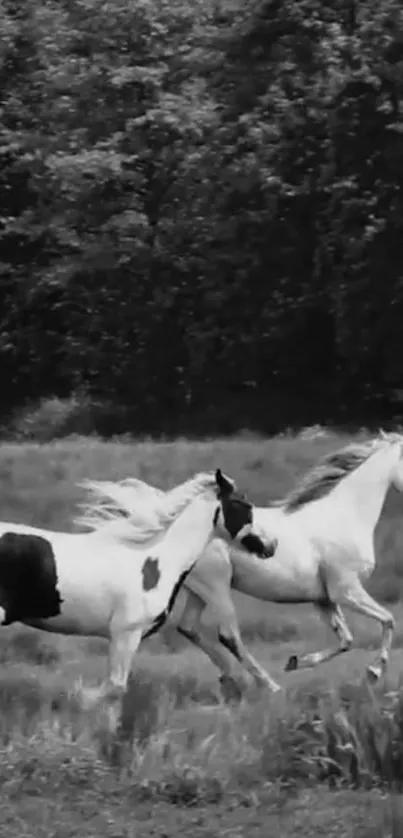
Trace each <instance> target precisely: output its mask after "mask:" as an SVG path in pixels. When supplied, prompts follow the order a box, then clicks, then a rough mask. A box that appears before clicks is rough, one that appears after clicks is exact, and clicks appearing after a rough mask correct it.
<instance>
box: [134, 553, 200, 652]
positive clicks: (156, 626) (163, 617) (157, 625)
mask: <svg viewBox="0 0 403 838" xmlns="http://www.w3.org/2000/svg"><path fill="white" fill-rule="evenodd" d="M194 564H195V563H193V564H192V566H191V567H190V568H189V570H185V571H184V572H183V573H182V574H181V576H180V577H179V579H178V580H177V581H176V583H175V585H174V587H173V589H172V593H171V596H170V597H169V601H168V605H167V607H166V608H165V611H161V614H158V617H156V618H155V620H154V622H153V624H152V626H150V628H149V629H147V631H146V632H145V633H144V634H143V636H142V640H145V638H146V637H151V635H152V634H156V632H157V631H159V630H160V629H161V628H162V626H163V625H164V623H166V621H167V619H168V617H169V615H170V613H171V611H172V609H173V607H174V605H175V602H176V598H177V596H178V594H179V591H180V589H181V587H182V585H183V583H184V581H185V579H186V577H187V576H189V573H190V571H191V570H193V567H194Z"/></svg>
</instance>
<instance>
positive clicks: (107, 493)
mask: <svg viewBox="0 0 403 838" xmlns="http://www.w3.org/2000/svg"><path fill="white" fill-rule="evenodd" d="M81 486H82V487H83V488H84V489H86V491H87V492H88V494H89V500H88V501H87V503H85V504H82V506H81V514H80V515H78V516H77V517H76V518H75V521H74V523H75V525H76V526H79V527H84V528H87V529H90V530H91V531H92V532H97V533H102V534H105V535H112V536H115V537H116V538H122V539H126V540H128V541H131V542H133V543H137V544H142V543H144V542H146V541H149V540H150V539H151V538H154V537H155V536H157V535H159V534H160V533H162V532H164V531H165V530H166V529H167V528H168V527H169V526H170V525H171V524H173V522H174V521H175V520H176V518H177V517H178V515H180V513H181V512H182V511H183V510H184V509H185V507H186V506H187V505H188V504H189V503H191V501H193V500H195V499H196V498H197V497H198V496H200V495H202V494H203V493H205V492H207V491H208V490H210V491H211V490H213V489H215V487H216V481H215V476H214V474H213V473H208V472H200V473H199V474H196V475H195V476H194V477H192V478H191V479H190V480H187V481H186V482H185V483H182V484H181V485H180V486H177V487H175V489H173V490H171V491H170V492H167V493H166V492H164V491H162V489H155V488H154V487H152V486H149V485H148V484H147V483H144V482H143V481H142V480H139V479H137V478H129V479H126V480H121V481H116V482H115V481H107V480H86V481H84V482H83V483H82V484H81Z"/></svg>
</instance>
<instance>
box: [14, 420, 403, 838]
mask: <svg viewBox="0 0 403 838" xmlns="http://www.w3.org/2000/svg"><path fill="white" fill-rule="evenodd" d="M362 436H363V437H365V436H366V433H365V431H363V432H362ZM349 439H350V437H348V436H347V435H342V434H337V433H333V432H326V433H324V434H319V435H309V434H300V435H299V436H291V435H284V436H282V437H277V438H273V439H268V440H267V439H259V438H256V437H253V436H251V435H249V434H243V435H240V436H239V437H238V438H236V439H230V440H204V441H202V442H194V441H192V442H190V441H187V440H177V441H175V442H154V441H152V440H144V441H137V442H134V441H132V440H130V439H118V440H116V441H110V442H102V441H100V440H97V439H94V438H69V439H66V440H59V441H55V442H52V443H46V444H37V443H33V442H29V443H22V444H19V443H11V442H5V443H3V444H2V445H0V501H1V508H2V516H1V517H2V520H8V521H15V522H17V521H21V522H24V523H29V524H36V525H42V526H45V527H48V528H54V529H71V527H72V517H73V515H74V514H75V513H76V512H77V505H78V504H79V503H80V501H81V500H83V499H84V494H83V490H82V489H80V488H79V487H78V485H77V484H79V483H80V481H82V480H83V479H85V478H88V477H91V478H97V479H110V478H111V479H116V478H123V477H129V476H139V477H141V478H142V479H145V480H147V481H149V482H151V483H155V484H156V485H159V486H161V487H169V486H172V485H175V484H176V483H178V482H180V481H181V480H184V479H185V478H186V477H188V476H189V475H190V474H192V473H194V472H195V471H200V470H205V469H211V468H216V467H217V466H220V467H221V468H222V469H223V470H224V471H226V472H228V473H229V474H230V475H231V476H233V477H234V478H235V479H236V480H237V483H238V485H239V486H240V487H242V488H243V489H245V490H247V491H248V493H249V495H250V497H251V499H252V500H253V501H254V502H256V503H260V504H262V505H263V504H264V503H265V502H267V501H268V500H270V499H274V498H278V497H281V496H282V495H283V494H284V493H285V492H286V491H287V490H288V489H289V488H290V487H291V486H292V485H293V484H294V483H295V481H296V480H297V479H298V477H299V476H300V475H301V474H302V473H303V472H304V471H306V470H307V469H308V468H309V467H310V466H311V465H312V464H313V463H314V462H315V461H317V460H318V459H319V458H320V457H321V456H322V455H323V454H325V453H326V452H327V451H330V450H335V449H337V448H339V447H340V446H342V445H344V444H346V443H347V442H348V441H349ZM402 512H403V499H402V498H401V497H400V496H397V494H396V495H394V494H393V493H392V492H391V493H390V497H388V498H387V501H386V505H385V509H384V512H383V515H382V518H381V521H380V525H379V527H378V529H377V532H376V549H377V555H378V556H379V561H378V566H377V570H376V572H375V573H374V575H373V578H372V579H371V582H370V586H369V587H370V590H371V592H372V593H373V594H374V596H376V597H377V598H378V599H379V600H381V601H383V602H386V603H388V606H389V607H391V609H392V610H393V612H394V613H395V615H396V618H397V630H396V638H395V643H394V650H393V653H392V656H391V664H390V670H389V673H388V675H387V678H386V679H385V683H383V684H381V685H379V686H378V687H376V689H374V688H372V687H370V686H369V685H368V684H367V682H366V680H365V677H364V671H365V666H366V664H367V663H368V661H369V659H370V656H371V654H373V651H372V650H373V648H374V646H375V645H376V643H377V642H378V639H379V631H378V630H377V628H376V626H373V625H372V624H371V623H370V622H369V621H366V620H365V619H364V618H362V619H360V618H353V617H351V618H350V615H348V617H349V623H350V625H351V627H352V629H353V631H354V636H355V640H356V644H357V648H356V649H354V651H352V652H351V653H349V654H348V655H346V656H344V657H343V658H340V659H336V660H335V661H333V662H331V663H328V664H325V665H323V666H322V667H321V668H318V669H317V670H312V671H305V672H301V673H298V672H295V673H285V672H284V671H283V668H284V663H285V662H286V660H287V659H288V656H289V654H290V653H291V652H295V651H299V650H302V649H303V650H305V651H307V650H309V649H312V650H313V649H315V648H319V647H322V646H324V645H325V643H326V642H328V641H329V640H330V642H334V641H333V639H331V638H329V637H327V635H326V630H325V628H324V627H323V626H322V623H320V622H319V620H318V618H317V617H316V616H315V614H314V612H313V609H311V608H309V607H308V606H307V607H305V606H304V607H302V606H296V607H283V606H282V607H280V606H275V605H271V604H267V605H266V604H264V603H260V602H256V601H254V600H251V599H249V598H247V597H243V596H240V595H236V596H235V598H236V605H237V610H238V614H239V618H240V622H241V626H242V632H243V636H244V638H245V640H246V642H247V643H248V645H249V646H250V648H251V649H252V650H253V652H254V654H255V655H256V657H257V658H258V659H259V660H260V661H261V662H262V663H263V664H264V665H265V666H266V667H267V668H269V669H270V671H271V673H272V674H273V676H274V677H275V678H276V679H277V680H279V681H280V683H281V684H282V686H283V688H284V690H283V692H282V693H279V694H278V695H275V696H268V695H267V694H264V695H262V694H261V693H258V692H257V691H253V689H252V688H251V689H250V690H249V691H248V692H247V694H246V695H245V698H244V700H243V701H242V702H241V703H240V704H239V705H238V706H228V705H226V704H224V703H223V701H222V698H221V696H220V692H219V689H218V677H217V676H218V673H217V671H216V669H215V668H214V667H213V665H212V664H211V663H210V661H208V660H207V658H205V657H204V656H203V655H202V654H201V653H198V652H197V651H195V650H194V649H192V648H191V647H190V646H189V645H187V643H186V641H184V640H181V639H180V638H179V636H177V635H176V634H175V632H174V631H173V629H172V627H171V628H170V627H168V628H167V629H166V630H165V632H164V633H163V634H161V635H160V636H159V637H156V638H153V639H150V641H146V642H144V644H143V646H142V648H141V650H140V653H139V656H138V659H137V666H136V672H135V677H134V678H133V681H132V683H131V685H130V690H129V693H128V695H127V697H126V700H125V702H124V707H123V716H122V726H121V731H120V733H119V735H117V734H111V732H110V726H109V724H108V718H107V716H106V715H104V712H105V711H102V710H97V711H92V712H91V713H88V712H83V711H82V710H81V709H80V708H79V707H78V705H77V703H76V701H75V699H74V695H72V694H71V688H72V685H73V683H74V681H75V679H76V678H77V677H79V676H80V675H82V676H84V677H85V678H86V679H87V680H89V681H90V682H91V681H92V682H96V681H99V680H100V679H101V678H102V676H103V672H104V667H105V665H106V644H105V643H104V642H103V641H101V640H99V641H98V640H97V639H94V638H92V639H75V638H63V637H56V636H51V635H47V634H45V633H40V632H38V631H34V630H29V629H26V628H23V627H21V626H12V627H10V628H7V629H3V630H2V632H1V633H0V661H1V664H2V666H1V672H0V786H1V797H0V834H1V835H3V834H4V835H7V838H17V836H18V838H23V836H28V835H29V836H33V837H34V838H36V836H38V838H50V837H51V836H54V838H56V836H57V838H72V836H73V835H74V836H77V835H80V836H83V838H91V837H92V836H94V838H95V836H97V837H98V838H100V837H101V836H111V838H129V836H141V838H147V836H159V838H162V836H166V838H168V837H169V838H170V836H173V835H175V836H179V838H180V836H185V835H189V834H190V833H191V834H192V835H193V836H194V838H206V836H207V835H208V836H210V838H215V836H217V837H218V835H225V836H227V838H233V836H234V838H235V836H237V838H238V836H240V837H242V836H246V835H248V836H252V838H263V836H265V838H266V836H268V835H271V834H274V832H275V830H276V831H277V832H278V831H279V830H280V832H281V835H282V836H284V838H291V836H294V835H297V834H298V835H302V836H304V835H306V836H321V835H326V836H333V835H335V836H336V835H337V836H340V838H342V836H362V838H369V836H379V838H386V836H390V835H393V836H395V838H397V836H399V835H403V802H402V800H401V792H402V790H403V789H402V786H403V701H401V700H400V696H399V685H400V682H401V679H402V676H403V655H402V653H401V649H402V647H403V607H402V605H401V602H402V600H403V555H402V553H403V551H402V547H403V515H402Z"/></svg>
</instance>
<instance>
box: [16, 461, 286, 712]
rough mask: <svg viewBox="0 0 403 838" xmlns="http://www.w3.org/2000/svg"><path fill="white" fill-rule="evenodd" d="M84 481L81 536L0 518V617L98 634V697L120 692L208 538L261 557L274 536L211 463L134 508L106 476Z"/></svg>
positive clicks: (58, 629) (268, 550)
mask: <svg viewBox="0 0 403 838" xmlns="http://www.w3.org/2000/svg"><path fill="white" fill-rule="evenodd" d="M139 484H140V481H137V487H138V485H139ZM85 485H86V487H87V488H88V490H89V491H90V492H91V493H92V497H93V500H92V502H90V503H89V504H88V505H87V507H86V508H85V510H84V512H83V514H82V515H81V516H80V517H79V518H78V519H77V522H78V523H81V524H83V525H85V526H87V527H89V528H90V529H91V530H92V531H91V532H90V533H77V534H76V533H64V532H49V531H48V530H44V529H38V528H34V527H29V526H24V525H22V524H10V523H2V524H1V525H0V622H1V623H2V624H3V625H9V624H10V623H13V622H16V621H18V622H21V623H25V624H27V625H30V626H33V627H35V628H39V629H44V630H45V631H49V632H57V633H59V634H77V635H87V636H88V635H96V636H99V637H105V638H108V640H109V643H110V649H109V671H108V677H107V679H106V681H105V682H104V684H103V685H102V686H101V688H100V689H99V690H97V691H95V692H94V691H92V697H95V698H101V697H107V696H108V697H109V696H113V695H120V694H121V693H122V692H124V690H125V688H126V684H127V680H128V677H129V674H130V671H131V667H132V662H133V657H134V655H135V653H136V650H137V648H138V645H139V643H140V641H141V638H142V637H143V636H149V635H150V634H152V633H153V632H155V631H157V630H158V629H159V628H160V627H161V626H162V625H163V624H164V622H165V620H166V618H167V616H168V614H169V613H170V611H171V609H172V607H173V605H174V602H175V599H176V596H177V594H178V591H179V589H180V587H181V585H182V584H183V582H184V580H185V578H186V576H187V575H188V573H189V572H190V571H191V569H192V567H193V566H194V563H195V562H196V561H197V558H198V557H199V555H200V554H201V553H202V552H203V551H204V550H205V549H206V547H207V544H208V542H209V541H210V539H212V538H218V539H219V540H225V541H234V542H235V541H236V542H237V543H238V544H239V546H240V548H241V549H243V550H246V551H251V552H254V553H256V554H258V555H260V556H261V557H267V556H269V555H271V554H272V553H273V550H274V549H275V546H276V543H275V540H272V543H271V544H270V545H266V544H265V543H264V542H263V541H262V539H261V538H260V537H259V536H258V535H257V534H256V533H255V532H254V529H253V507H252V504H251V503H249V502H248V501H247V500H246V499H245V497H244V496H242V495H240V494H239V493H238V492H237V491H236V490H235V484H234V483H233V482H231V481H230V480H229V479H228V478H227V477H225V476H224V475H223V474H222V472H221V471H220V470H219V469H218V470H217V471H216V473H215V474H203V473H202V474H198V475H196V476H195V477H194V478H193V479H191V480H189V481H188V482H187V483H186V485H185V486H184V487H182V491H181V493H180V495H179V496H178V495H176V497H175V496H174V495H172V496H169V495H166V496H164V498H163V499H162V500H161V501H160V503H159V504H158V506H156V505H154V508H153V509H150V506H149V505H148V506H147V508H146V506H145V504H144V503H141V502H140V501H139V502H137V501H136V504H135V505H134V504H133V503H132V494H133V490H132V493H130V491H127V489H126V499H127V498H128V500H127V501H126V504H125V502H124V499H123V498H122V497H121V496H120V494H119V489H117V488H116V485H115V484H113V483H107V482H105V483H100V482H98V483H96V482H87V483H86V484H85ZM211 584H212V585H213V586H214V581H213V580H211ZM90 694H91V693H90V691H88V690H87V696H90Z"/></svg>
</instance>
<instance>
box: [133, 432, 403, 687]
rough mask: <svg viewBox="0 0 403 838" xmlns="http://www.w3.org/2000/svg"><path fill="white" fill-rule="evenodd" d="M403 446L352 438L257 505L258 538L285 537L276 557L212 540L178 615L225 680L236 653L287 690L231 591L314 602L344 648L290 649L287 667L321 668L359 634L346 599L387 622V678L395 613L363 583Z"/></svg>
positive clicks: (374, 670)
mask: <svg viewBox="0 0 403 838" xmlns="http://www.w3.org/2000/svg"><path fill="white" fill-rule="evenodd" d="M402 450H403V437H402V436H401V435H400V434H380V435H379V436H378V437H377V438H376V439H374V440H370V441H368V442H364V443H352V444H350V445H347V446H345V447H343V448H341V449H340V450H339V451H336V452H335V453H331V454H328V455H327V456H325V457H324V458H323V460H322V461H321V462H320V463H319V464H317V465H316V466H315V467H314V468H313V469H312V470H311V471H309V472H308V474H307V475H306V476H305V478H304V479H303V480H302V481H301V482H300V484H299V485H297V486H296V488H294V489H293V490H292V491H291V492H290V494H289V495H287V496H286V497H285V498H284V499H283V500H281V501H278V502H276V503H275V504H273V505H272V506H271V507H268V508H264V507H257V508H256V509H255V517H254V521H255V524H256V526H257V527H258V531H259V533H260V535H261V536H262V537H264V535H266V537H267V535H268V534H270V537H271V538H272V537H273V536H276V537H277V539H278V546H277V549H276V552H275V555H274V556H273V558H272V559H271V560H270V561H268V562H264V563H263V562H258V561H256V560H254V559H253V558H252V557H251V558H250V559H248V561H247V562H245V561H244V559H243V557H242V555H241V554H240V552H239V551H238V550H237V549H236V546H235V545H230V546H229V548H227V547H226V545H224V544H223V543H219V542H217V541H216V540H214V541H212V542H211V543H210V544H209V546H208V547H207V549H206V550H205V551H204V553H203V555H202V556H201V557H200V559H199V561H198V562H197V564H196V565H195V567H194V569H193V570H192V572H191V573H190V575H189V576H188V577H187V579H186V581H185V585H184V588H183V589H182V592H181V599H182V601H183V600H184V599H185V602H184V604H183V602H182V605H183V608H182V609H181V611H180V613H179V615H178V616H176V615H175V613H174V614H173V618H174V619H175V620H176V624H177V629H178V631H179V632H180V633H181V634H183V635H184V636H186V637H187V638H188V639H189V640H190V641H192V642H193V643H195V644H196V645H197V646H198V647H199V648H201V649H202V650H203V651H204V652H206V654H207V655H208V656H209V657H210V658H211V660H212V661H213V662H214V663H215V664H216V665H217V666H218V667H219V668H220V669H221V670H222V672H223V673H224V678H228V677H231V672H232V660H233V657H232V656H235V657H236V658H237V660H238V661H239V662H240V663H241V664H242V665H243V666H244V667H245V668H246V669H247V670H248V671H249V672H250V673H251V674H252V675H253V677H254V679H255V681H256V683H257V684H259V685H265V686H267V687H269V688H270V689H271V690H274V691H275V690H278V689H279V685H278V684H277V683H276V682H275V681H273V680H272V679H271V678H270V676H269V675H268V673H267V672H266V671H265V670H264V669H263V668H262V667H261V666H260V664H259V663H258V662H257V661H256V660H255V659H254V658H253V657H252V655H251V654H250V653H249V652H248V651H247V650H246V649H245V647H244V645H243V643H242V640H241V635H240V631H239V626H238V621H237V617H236V612H235V607H234V604H233V601H232V598H231V588H233V589H235V590H238V591H241V592H242V593H245V594H249V595H250V596H253V597H256V598H257V599H260V600H264V601H267V602H277V603H292V604H297V603H307V602H312V604H313V605H314V607H315V608H316V609H317V611H318V613H319V614H320V616H321V617H322V618H323V620H324V621H325V622H326V623H327V624H328V625H329V626H330V627H331V628H332V629H333V631H334V632H335V634H336V636H337V637H338V641H339V643H338V646H337V647H335V648H333V649H325V650H322V651H318V652H314V653H312V654H306V655H303V656H302V657H300V658H298V657H297V656H296V655H292V656H291V657H290V659H289V661H288V663H287V665H286V670H291V669H296V668H298V667H301V668H302V667H311V666H316V665H317V664H319V663H321V662H323V661H326V660H329V659H330V658H333V657H334V656H335V655H339V654H341V653H342V652H347V651H348V650H349V649H350V648H351V646H352V642H353V638H352V635H351V632H350V630H349V628H348V625H347V623H346V620H345V618H344V615H343V612H342V610H341V607H340V606H341V604H344V605H347V606H349V607H350V608H351V609H353V610H355V611H357V612H359V613H361V614H364V615H366V616H367V617H371V618H373V619H374V620H377V621H378V622H379V623H380V624H381V627H382V641H381V648H380V652H379V655H378V657H377V659H376V660H375V661H374V662H373V663H372V664H371V665H370V666H369V667H368V674H369V676H370V677H371V678H373V679H378V678H380V677H381V675H382V672H383V671H384V669H385V667H386V665H387V662H388V657H389V651H390V647H391V643H392V635H393V628H394V619H393V616H392V614H391V613H390V612H389V611H388V610H387V609H386V608H384V607H383V606H381V605H379V604H378V603H377V602H376V601H375V600H374V599H373V598H372V597H371V596H370V595H369V594H368V593H367V591H366V590H365V589H364V587H363V584H362V583H363V582H364V581H365V580H367V579H368V577H369V576H370V574H371V573H372V571H373V570H374V567H375V553H374V530H375V527H376V524H377V522H378V519H379V517H380V514H381V511H382V508H383V505H384V501H385V497H386V494H387V491H388V489H389V487H390V486H394V487H395V488H396V489H398V491H400V492H402V491H403V460H402ZM173 491H174V492H175V491H178V489H174V490H173ZM153 496H154V503H157V502H158V500H157V498H158V497H160V490H155V489H154V488H153V487H148V504H152V503H153V500H152V498H153ZM210 579H214V586H212V585H211V583H210ZM178 605H179V603H178ZM207 605H208V606H210V607H212V608H213V609H214V611H215V614H216V617H217V622H218V625H219V631H218V637H217V638H212V637H211V636H210V635H209V634H207V633H206V632H204V630H203V628H202V627H201V625H200V617H201V615H202V612H203V611H204V609H205V607H206V606H207Z"/></svg>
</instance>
